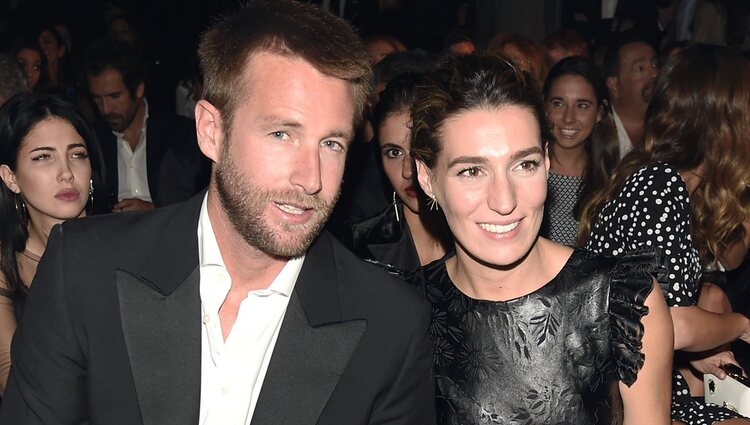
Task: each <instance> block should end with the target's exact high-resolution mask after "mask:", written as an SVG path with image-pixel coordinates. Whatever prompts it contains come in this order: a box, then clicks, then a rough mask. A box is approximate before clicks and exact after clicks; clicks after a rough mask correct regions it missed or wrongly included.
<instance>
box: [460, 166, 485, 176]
mask: <svg viewBox="0 0 750 425" xmlns="http://www.w3.org/2000/svg"><path fill="white" fill-rule="evenodd" d="M479 174H480V171H479V167H466V168H462V169H461V170H459V171H458V175H459V176H464V177H478V176H479Z"/></svg>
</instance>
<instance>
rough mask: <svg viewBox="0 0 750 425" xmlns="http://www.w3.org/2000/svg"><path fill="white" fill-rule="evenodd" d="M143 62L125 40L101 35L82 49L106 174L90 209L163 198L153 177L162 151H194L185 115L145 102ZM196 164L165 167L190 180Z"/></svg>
mask: <svg viewBox="0 0 750 425" xmlns="http://www.w3.org/2000/svg"><path fill="white" fill-rule="evenodd" d="M144 68H145V64H144V61H143V58H142V57H141V55H140V53H139V52H138V51H137V50H136V49H135V48H134V47H133V46H131V45H130V44H128V43H126V42H122V41H114V40H101V41H98V42H95V43H93V44H92V45H91V46H90V47H89V48H88V49H87V51H86V58H85V69H86V79H87V82H88V88H89V94H90V95H91V98H92V99H93V101H94V103H95V104H96V108H97V110H98V112H99V116H100V118H101V119H100V120H99V121H97V122H96V123H95V125H94V129H95V131H96V134H97V139H98V140H99V143H100V145H101V150H102V156H103V160H104V169H105V177H106V181H105V186H104V187H102V188H95V189H96V190H95V202H94V208H95V211H96V212H111V211H114V212H120V211H143V210H150V209H153V208H154V206H159V205H164V204H166V202H161V198H162V197H165V196H160V195H167V196H166V197H168V196H169V195H170V194H169V193H166V194H162V193H160V192H161V186H160V181H159V178H160V174H161V173H162V168H161V167H162V161H163V159H164V157H165V155H166V153H167V152H168V151H170V150H172V151H174V152H175V153H183V152H185V153H186V154H185V155H182V157H191V156H190V150H191V148H192V152H195V153H196V155H194V156H198V155H197V153H198V152H196V151H197V149H196V148H195V147H196V138H195V125H194V123H193V122H192V121H191V120H189V119H187V118H185V117H179V116H177V115H175V114H171V113H166V112H164V111H159V110H152V109H151V108H149V104H148V102H147V100H146V97H145V96H144V94H145V83H144ZM186 147H187V148H186ZM173 164H174V162H173ZM191 165H193V164H192V163H191ZM175 168H176V169H175ZM202 170H203V169H202V168H201V167H200V164H199V163H198V165H196V166H195V169H194V170H191V169H188V168H184V167H183V168H178V167H174V168H173V169H171V170H166V171H165V173H179V175H177V176H170V177H172V178H173V180H176V181H191V180H193V179H194V178H195V177H194V176H195V173H199V172H201V171H202ZM200 189H203V187H199V188H198V189H196V190H192V193H190V196H192V195H194V194H196V193H197V192H198V190H200ZM165 191H170V188H169V186H167V188H166V189H165ZM183 198H184V199H183V200H185V199H187V198H189V196H187V197H183ZM170 199H171V198H170Z"/></svg>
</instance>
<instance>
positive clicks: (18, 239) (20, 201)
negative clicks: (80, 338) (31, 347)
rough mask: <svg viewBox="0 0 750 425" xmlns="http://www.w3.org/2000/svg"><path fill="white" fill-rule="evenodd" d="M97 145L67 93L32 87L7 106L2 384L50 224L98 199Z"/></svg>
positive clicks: (0, 297)
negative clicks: (95, 196) (37, 92)
mask: <svg viewBox="0 0 750 425" xmlns="http://www.w3.org/2000/svg"><path fill="white" fill-rule="evenodd" d="M96 147H97V146H96V143H95V140H94V138H93V135H92V133H91V131H90V130H89V127H88V125H87V124H86V122H85V120H84V119H83V117H82V116H81V115H80V114H79V113H78V112H77V110H76V108H75V106H73V105H72V104H70V103H68V102H67V101H65V100H63V99H61V98H59V97H56V96H53V95H32V94H26V93H24V94H19V95H17V96H15V97H13V98H11V99H9V100H8V101H7V102H6V103H5V104H4V105H3V107H2V108H0V178H2V183H0V222H1V223H3V225H2V226H0V250H1V251H0V272H1V273H0V392H2V391H3V390H4V389H5V383H6V381H7V378H8V369H9V368H10V360H11V359H10V341H11V338H12V336H13V332H14V331H15V327H16V320H17V318H18V317H20V314H21V310H22V307H23V303H24V300H25V298H26V292H27V291H28V287H29V285H30V284H31V281H32V279H33V277H34V274H35V272H36V266H37V264H38V262H39V259H40V257H41V256H42V254H43V253H44V249H45V247H46V245H47V237H48V235H49V232H50V230H51V229H52V226H54V225H55V224H58V223H61V222H63V221H65V220H68V219H72V218H77V217H82V216H84V215H86V206H87V204H89V205H90V202H89V201H91V199H90V197H91V195H92V187H93V180H94V178H95V177H96V176H97V170H98V167H97V165H98V162H93V163H92V161H91V158H92V157H94V158H97V157H98V151H97V149H96ZM92 165H93V167H92Z"/></svg>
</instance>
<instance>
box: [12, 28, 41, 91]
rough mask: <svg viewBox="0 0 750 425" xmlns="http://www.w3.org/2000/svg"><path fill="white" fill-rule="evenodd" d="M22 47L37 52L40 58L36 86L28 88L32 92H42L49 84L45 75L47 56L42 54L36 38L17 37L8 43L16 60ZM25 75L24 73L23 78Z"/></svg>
mask: <svg viewBox="0 0 750 425" xmlns="http://www.w3.org/2000/svg"><path fill="white" fill-rule="evenodd" d="M23 49H26V50H33V51H35V52H37V53H38V54H39V57H40V58H41V60H42V68H41V69H40V70H39V71H40V72H39V81H37V83H36V86H34V87H33V88H31V87H29V90H32V91H33V92H34V93H41V92H44V91H45V90H46V89H47V86H48V85H49V76H48V75H47V56H46V55H45V54H44V51H43V50H42V48H41V47H39V44H38V43H37V42H36V40H32V39H30V38H18V39H16V40H14V41H13V42H12V43H11V45H10V54H11V55H13V60H16V58H17V57H18V53H20V52H21V50H23ZM25 77H26V75H25V74H24V78H25Z"/></svg>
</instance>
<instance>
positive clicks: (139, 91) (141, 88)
mask: <svg viewBox="0 0 750 425" xmlns="http://www.w3.org/2000/svg"><path fill="white" fill-rule="evenodd" d="M145 92H146V85H145V84H144V83H143V81H141V82H140V83H138V86H136V88H135V98H136V99H140V98H142V97H143V95H144V93H145Z"/></svg>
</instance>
